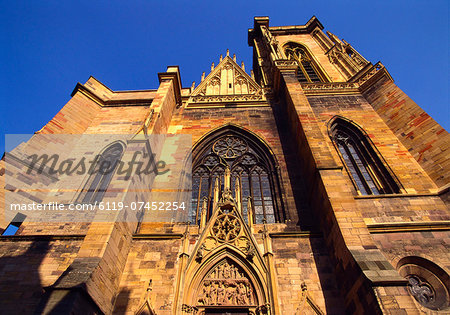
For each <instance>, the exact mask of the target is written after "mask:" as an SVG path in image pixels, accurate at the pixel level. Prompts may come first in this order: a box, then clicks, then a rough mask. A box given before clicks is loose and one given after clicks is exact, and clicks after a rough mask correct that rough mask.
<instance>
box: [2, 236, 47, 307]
mask: <svg viewBox="0 0 450 315" xmlns="http://www.w3.org/2000/svg"><path fill="white" fill-rule="evenodd" d="M7 238H11V237H9V236H8V237H4V238H3V239H4V240H2V242H1V243H0V301H1V302H0V304H1V313H2V314H33V312H34V310H35V309H36V306H37V305H38V303H39V301H40V299H41V297H42V294H43V287H42V281H41V277H40V274H39V269H40V268H45V263H43V260H44V258H45V257H46V256H47V254H48V252H49V251H50V249H51V247H52V245H51V244H50V241H48V240H42V241H40V240H39V241H31V242H30V241H17V240H15V239H13V238H11V239H7Z"/></svg>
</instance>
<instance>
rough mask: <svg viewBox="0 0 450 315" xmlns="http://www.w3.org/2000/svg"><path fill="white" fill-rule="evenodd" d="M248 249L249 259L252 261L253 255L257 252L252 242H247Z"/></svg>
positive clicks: (247, 255)
mask: <svg viewBox="0 0 450 315" xmlns="http://www.w3.org/2000/svg"><path fill="white" fill-rule="evenodd" d="M246 251H247V254H246V257H247V259H248V260H250V261H251V260H252V259H253V257H255V254H256V253H255V248H254V247H253V246H252V245H251V243H250V242H249V243H248V244H247V248H246Z"/></svg>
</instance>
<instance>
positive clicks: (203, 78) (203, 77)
mask: <svg viewBox="0 0 450 315" xmlns="http://www.w3.org/2000/svg"><path fill="white" fill-rule="evenodd" d="M203 80H205V73H204V72H203V73H202V82H203Z"/></svg>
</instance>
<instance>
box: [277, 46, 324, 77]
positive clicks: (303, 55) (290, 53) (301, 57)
mask: <svg viewBox="0 0 450 315" xmlns="http://www.w3.org/2000/svg"><path fill="white" fill-rule="evenodd" d="M284 52H285V54H286V57H287V58H288V59H290V60H296V61H297V63H298V71H297V78H298V80H299V81H300V82H301V83H312V82H326V81H327V80H326V77H325V75H324V74H323V73H321V71H320V69H319V67H318V66H317V65H316V64H315V62H314V60H313V59H312V57H311V55H310V54H309V53H308V51H307V49H306V48H305V47H303V46H302V45H300V44H297V43H288V44H287V45H285V46H284Z"/></svg>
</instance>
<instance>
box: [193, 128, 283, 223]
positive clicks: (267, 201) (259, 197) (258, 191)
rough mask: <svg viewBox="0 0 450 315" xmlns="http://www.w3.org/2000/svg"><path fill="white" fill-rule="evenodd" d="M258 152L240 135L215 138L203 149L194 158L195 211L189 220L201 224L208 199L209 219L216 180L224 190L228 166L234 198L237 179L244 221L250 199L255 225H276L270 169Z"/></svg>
mask: <svg viewBox="0 0 450 315" xmlns="http://www.w3.org/2000/svg"><path fill="white" fill-rule="evenodd" d="M258 152H259V150H258V149H257V148H256V147H255V145H254V144H253V143H252V142H251V141H249V140H248V139H244V138H242V137H239V136H237V135H223V136H221V137H219V138H217V139H215V140H214V141H213V142H212V143H209V145H208V146H207V147H206V148H205V149H204V150H203V152H202V153H201V154H200V157H196V158H195V159H194V167H193V183H192V189H193V195H192V210H191V212H190V214H189V221H190V222H191V223H195V224H198V223H199V222H200V216H201V209H202V204H203V198H204V197H206V198H207V201H208V202H207V214H206V215H207V219H209V218H210V216H211V214H212V211H213V209H212V206H213V192H214V185H215V183H216V179H217V180H218V183H219V189H220V190H222V189H223V184H224V183H223V181H224V173H225V169H226V168H227V167H228V168H229V169H230V171H231V191H232V194H233V197H234V198H236V196H235V185H236V179H239V181H238V184H239V185H240V187H239V190H240V191H241V194H240V195H241V196H240V199H241V200H237V202H240V203H241V205H242V211H243V214H244V219H245V220H247V218H248V216H247V208H248V205H247V203H248V197H251V198H252V201H253V204H252V211H253V214H254V215H253V217H254V221H255V222H254V223H263V222H267V223H274V222H276V216H275V206H274V198H273V185H272V181H273V179H272V178H271V175H273V174H271V171H270V166H269V165H268V162H267V160H266V159H264V158H263V157H262V156H260V154H259V153H258Z"/></svg>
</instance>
